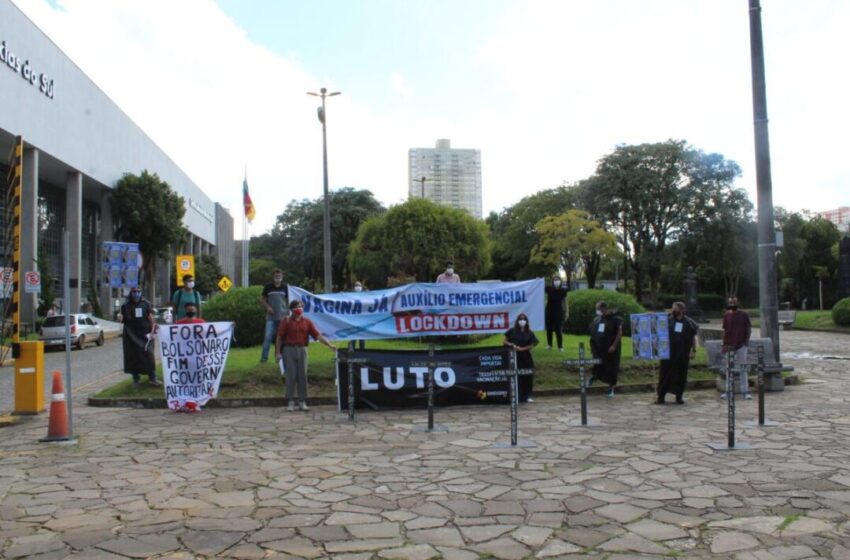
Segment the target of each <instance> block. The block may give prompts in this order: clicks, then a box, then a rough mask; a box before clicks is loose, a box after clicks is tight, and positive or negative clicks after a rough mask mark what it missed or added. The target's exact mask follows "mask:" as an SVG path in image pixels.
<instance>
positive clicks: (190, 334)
mask: <svg viewBox="0 0 850 560" xmlns="http://www.w3.org/2000/svg"><path fill="white" fill-rule="evenodd" d="M232 334H233V323H230V322H226V323H225V322H221V323H182V324H175V325H160V327H159V331H158V336H159V343H158V344H157V346H159V356H160V358H161V359H162V378H163V380H164V381H165V384H164V385H165V400H166V401H167V402H168V408H170V409H171V410H181V411H186V410H198V409H200V407H202V406H204V405H205V404H207V402H209V400H210V399H214V398H215V397H216V396H217V395H218V387H219V384H220V383H221V377H222V375H224V366H225V363H226V362H227V353H228V351H229V350H230V340H231V336H232Z"/></svg>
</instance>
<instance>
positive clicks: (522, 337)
mask: <svg viewBox="0 0 850 560" xmlns="http://www.w3.org/2000/svg"><path fill="white" fill-rule="evenodd" d="M538 342H539V341H538V340H537V337H536V336H535V335H534V331H532V330H531V329H530V328H529V326H528V316H526V314H525V313H520V314H519V315H517V318H516V321H515V322H514V326H513V327H511V328H510V329H508V331H507V332H506V333H505V340H504V344H505V346H508V347H510V348H513V349H515V350H516V362H517V363H516V367H517V369H530V370H533V369H534V358H532V357H531V349H532V348H534V347H535V346H537V344H538ZM533 388H534V374H532V375H521V376H519V379H518V383H517V390H518V391H519V400H520V401H523V402H533V399H532V398H531V390H532V389H533Z"/></svg>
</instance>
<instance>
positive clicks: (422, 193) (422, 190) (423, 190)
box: [414, 175, 429, 198]
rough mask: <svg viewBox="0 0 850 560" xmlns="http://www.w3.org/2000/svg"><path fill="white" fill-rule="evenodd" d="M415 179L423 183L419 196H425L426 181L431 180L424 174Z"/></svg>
mask: <svg viewBox="0 0 850 560" xmlns="http://www.w3.org/2000/svg"><path fill="white" fill-rule="evenodd" d="M414 181H417V182H418V183H420V184H421V189H420V192H421V196H420V197H419V198H425V183H426V182H428V181H429V179H428V177H426V176H425V175H423V176H422V177H420V178H419V179H414Z"/></svg>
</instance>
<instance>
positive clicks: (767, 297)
mask: <svg viewBox="0 0 850 560" xmlns="http://www.w3.org/2000/svg"><path fill="white" fill-rule="evenodd" d="M749 5H750V61H751V71H752V82H753V127H754V129H755V147H756V185H757V191H758V193H757V194H758V259H759V308H760V310H761V335H762V336H763V337H765V338H770V339H771V341H772V342H773V352H774V356H772V357H773V359H774V361H775V362H776V363H779V309H778V308H779V297H778V294H777V289H776V232H775V229H774V226H773V220H774V218H773V184H772V182H771V177H770V143H769V141H768V134H767V94H766V86H765V77H764V45H763V44H762V34H761V4H760V2H759V0H749Z"/></svg>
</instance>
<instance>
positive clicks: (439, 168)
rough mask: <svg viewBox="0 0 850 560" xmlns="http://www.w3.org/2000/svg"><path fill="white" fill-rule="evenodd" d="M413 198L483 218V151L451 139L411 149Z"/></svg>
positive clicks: (409, 194) (409, 165)
mask: <svg viewBox="0 0 850 560" xmlns="http://www.w3.org/2000/svg"><path fill="white" fill-rule="evenodd" d="M408 175H409V187H408V197H409V198H427V199H428V200H431V201H433V202H436V203H437V204H443V205H445V206H451V207H452V208H460V209H462V210H466V211H467V212H469V213H470V214H471V215H472V216H474V217H475V218H478V219H481V218H482V212H483V210H482V203H481V150H474V149H456V148H452V147H451V141H450V140H448V139H440V140H437V144H436V146H435V147H434V148H410V150H409V152H408Z"/></svg>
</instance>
